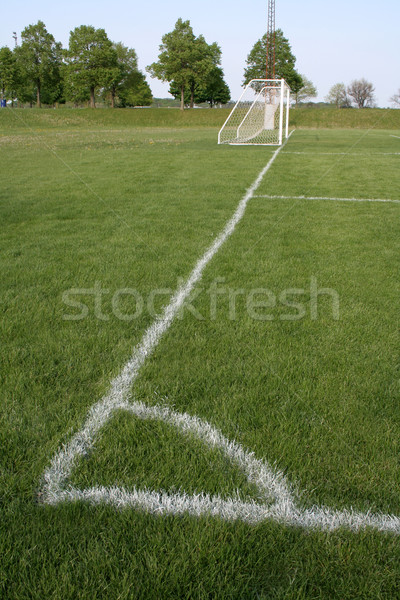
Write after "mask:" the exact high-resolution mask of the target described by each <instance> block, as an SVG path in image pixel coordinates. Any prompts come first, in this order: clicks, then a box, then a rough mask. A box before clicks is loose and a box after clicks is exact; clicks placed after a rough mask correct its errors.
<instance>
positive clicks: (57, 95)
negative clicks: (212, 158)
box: [0, 19, 400, 109]
mask: <svg viewBox="0 0 400 600" xmlns="http://www.w3.org/2000/svg"><path fill="white" fill-rule="evenodd" d="M275 45H276V48H275V72H276V77H277V78H284V79H285V80H286V82H287V83H288V85H289V86H290V88H291V90H292V94H293V97H294V99H295V102H296V104H298V103H299V102H303V101H305V100H307V99H308V98H312V97H315V96H316V95H317V90H316V88H315V86H314V85H313V83H312V82H311V81H310V80H309V79H308V78H307V77H306V76H305V75H300V73H298V71H297V70H296V68H295V63H296V57H295V56H294V54H293V52H292V49H291V46H290V43H289V41H288V39H287V38H286V37H285V36H284V34H283V32H282V30H280V29H277V30H276V32H275ZM221 56H222V53H221V48H220V47H219V46H218V44H217V43H216V42H213V43H212V44H208V43H207V42H206V40H205V38H204V36H203V35H199V36H196V35H195V34H194V32H193V29H192V27H191V25H190V21H184V20H182V19H178V20H177V22H176V24H175V27H174V29H173V31H171V32H169V33H166V34H165V35H164V36H163V37H162V41H161V45H160V48H159V55H158V60H157V61H155V62H154V63H152V64H151V65H149V66H148V67H146V71H147V72H148V73H149V75H150V76H151V77H155V78H157V79H159V80H161V81H164V82H168V83H169V84H170V87H169V93H170V94H171V95H172V96H173V97H174V98H176V99H179V101H180V105H181V108H182V109H183V108H184V107H185V106H189V107H193V106H194V104H195V103H205V102H207V103H209V105H210V106H211V107H212V106H214V105H215V104H226V103H227V102H229V100H230V97H231V96H230V90H229V87H228V85H227V84H226V82H225V80H224V73H223V70H222V68H221ZM266 57H267V35H264V36H263V37H262V38H261V39H259V40H258V41H257V42H256V43H255V44H254V46H253V48H252V49H251V51H250V53H249V54H248V57H247V60H246V65H245V69H244V79H243V85H246V84H247V83H248V82H249V81H250V80H251V79H264V78H265V73H266V61H267V59H266ZM373 92H374V88H373V85H372V84H371V83H370V82H367V81H366V80H365V79H361V80H355V81H353V82H352V83H351V84H350V85H349V86H348V87H347V88H346V86H345V85H344V84H343V83H338V84H335V85H334V86H333V87H332V88H331V90H330V91H329V94H328V96H327V98H326V101H327V102H329V103H332V104H335V105H336V106H338V107H345V106H350V105H351V104H352V102H353V103H354V104H355V105H356V106H358V107H359V108H364V107H367V106H373V105H374V95H373ZM399 96H400V90H399V94H397V95H396V94H395V95H394V96H393V98H391V101H393V102H394V103H397V104H400V100H399ZM0 97H1V99H2V100H3V101H10V102H11V103H12V104H14V102H15V101H17V102H18V103H19V104H30V105H33V104H36V106H38V107H40V106H41V105H42V104H45V105H55V104H58V103H65V102H67V101H69V102H72V103H74V104H75V105H76V106H78V105H81V104H83V103H88V104H90V106H91V107H95V106H96V99H98V98H101V99H102V100H103V101H105V102H106V103H108V104H109V105H110V106H112V107H125V106H149V105H150V104H151V103H152V101H153V98H152V94H151V90H150V87H149V84H148V83H147V81H146V77H145V75H144V74H143V73H142V72H141V71H140V70H139V69H138V61H137V54H136V52H135V50H134V49H133V48H128V47H127V46H125V45H124V44H122V43H121V42H118V43H116V42H113V41H111V40H110V39H109V38H108V36H107V34H106V32H105V30H104V29H95V28H94V27H92V26H89V25H81V26H79V27H76V28H75V29H74V30H73V31H71V32H70V36H69V44H68V48H63V47H62V45H61V43H60V42H57V41H56V40H55V38H54V36H53V35H52V34H51V33H50V32H48V31H47V29H46V26H45V24H44V23H43V22H42V21H38V22H37V23H36V24H35V25H29V26H28V27H25V29H24V30H23V32H22V34H21V44H20V45H19V46H16V47H15V48H14V50H10V48H8V47H7V46H4V47H3V48H0Z"/></svg>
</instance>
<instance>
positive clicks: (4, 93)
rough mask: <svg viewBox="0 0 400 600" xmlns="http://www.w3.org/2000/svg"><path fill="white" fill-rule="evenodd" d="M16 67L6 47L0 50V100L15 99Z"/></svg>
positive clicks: (12, 55)
mask: <svg viewBox="0 0 400 600" xmlns="http://www.w3.org/2000/svg"><path fill="white" fill-rule="evenodd" d="M16 85H17V65H16V61H15V56H14V54H13V53H12V51H11V50H10V48H8V47H7V46H4V47H3V48H0V97H1V99H2V100H7V99H11V100H13V99H14V97H15V89H16Z"/></svg>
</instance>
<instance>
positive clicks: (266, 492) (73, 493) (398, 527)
mask: <svg viewBox="0 0 400 600" xmlns="http://www.w3.org/2000/svg"><path fill="white" fill-rule="evenodd" d="M120 408H121V409H124V410H126V411H128V412H130V413H131V414H133V415H135V416H136V417H138V418H139V419H143V420H145V419H151V420H156V421H162V422H164V423H167V424H168V425H171V426H173V427H175V428H176V429H177V431H178V432H179V433H181V434H184V435H189V436H190V435H192V436H194V437H196V438H197V439H199V440H200V441H202V442H203V443H204V444H205V445H206V446H207V447H209V448H218V449H220V450H221V451H222V452H223V453H224V455H225V456H226V458H227V459H228V460H229V461H230V462H231V463H232V464H234V465H235V466H236V467H238V468H239V469H240V470H241V471H242V472H243V473H244V474H245V476H246V478H247V480H248V481H249V483H251V484H253V485H255V486H256V488H257V491H258V495H259V498H260V500H259V501H258V502H256V501H254V500H249V501H247V502H244V501H243V500H241V499H240V497H239V495H238V494H237V495H236V496H235V497H233V498H227V499H223V498H221V496H219V495H215V496H210V495H209V494H204V493H200V494H193V495H188V494H186V493H168V492H166V491H165V490H159V491H154V490H148V489H137V488H136V487H133V488H131V489H130V490H126V489H124V488H120V487H99V486H95V487H91V488H87V489H84V490H80V489H77V488H75V487H73V486H71V485H68V483H67V482H64V485H63V487H62V488H61V489H59V490H58V491H57V492H56V493H54V491H55V490H54V489H53V490H47V491H46V492H45V493H46V494H47V496H46V498H45V501H46V502H47V503H49V504H57V503H59V502H62V501H69V502H73V501H83V502H88V503H90V504H93V505H95V504H109V505H112V506H115V507H116V508H135V509H141V510H143V511H145V512H147V513H150V514H154V515H161V516H162V515H180V514H189V515H191V516H193V517H201V516H208V517H210V516H211V517H219V518H221V519H224V520H227V521H235V520H241V521H244V522H245V523H248V524H256V523H260V522H262V521H265V520H268V519H273V520H275V521H278V522H279V523H282V524H285V525H292V526H297V527H304V528H317V529H322V530H324V531H334V530H335V529H338V528H340V527H346V528H348V529H350V530H352V531H359V530H361V529H366V528H372V529H376V530H378V531H381V532H387V533H395V534H400V518H399V517H397V516H394V515H384V514H371V513H369V512H368V513H360V512H356V511H354V510H352V509H350V510H342V511H339V510H332V509H330V508H328V507H324V506H313V507H312V508H310V509H305V508H302V507H301V506H300V503H299V502H298V503H296V500H295V496H294V493H293V491H292V490H291V488H290V486H289V484H288V483H287V481H286V479H285V477H284V475H283V474H282V473H281V472H280V471H278V470H277V469H273V468H272V467H271V466H269V465H268V464H267V463H266V462H264V461H262V460H259V459H257V458H255V456H254V454H253V453H250V452H248V451H246V450H244V449H243V447H242V446H241V445H240V444H238V443H237V442H235V441H230V440H228V439H227V438H226V437H225V436H224V435H223V434H222V433H221V432H220V431H219V430H218V429H216V428H215V427H213V426H212V425H210V424H209V423H208V422H207V421H204V420H202V419H200V418H199V417H192V416H190V415H189V414H187V413H178V412H175V411H173V410H172V409H170V408H169V407H168V406H162V405H155V406H147V405H146V404H144V403H142V402H131V403H129V402H126V403H125V404H124V405H122V404H121V406H120Z"/></svg>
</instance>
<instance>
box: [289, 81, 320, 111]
mask: <svg viewBox="0 0 400 600" xmlns="http://www.w3.org/2000/svg"><path fill="white" fill-rule="evenodd" d="M300 77H301V79H302V82H303V85H302V86H301V88H300V89H299V90H298V91H297V92H295V93H294V98H295V102H296V106H297V105H298V104H299V102H304V100H306V99H307V98H315V97H316V96H317V94H318V92H317V88H316V87H315V85H314V84H313V82H312V81H310V80H309V79H307V77H306V76H305V75H300Z"/></svg>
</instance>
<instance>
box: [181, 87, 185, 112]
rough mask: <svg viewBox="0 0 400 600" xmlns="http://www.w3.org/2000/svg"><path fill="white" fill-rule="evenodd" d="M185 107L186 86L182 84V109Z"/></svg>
mask: <svg viewBox="0 0 400 600" xmlns="http://www.w3.org/2000/svg"><path fill="white" fill-rule="evenodd" d="M184 108H185V86H183V85H181V110H183V109H184Z"/></svg>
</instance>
